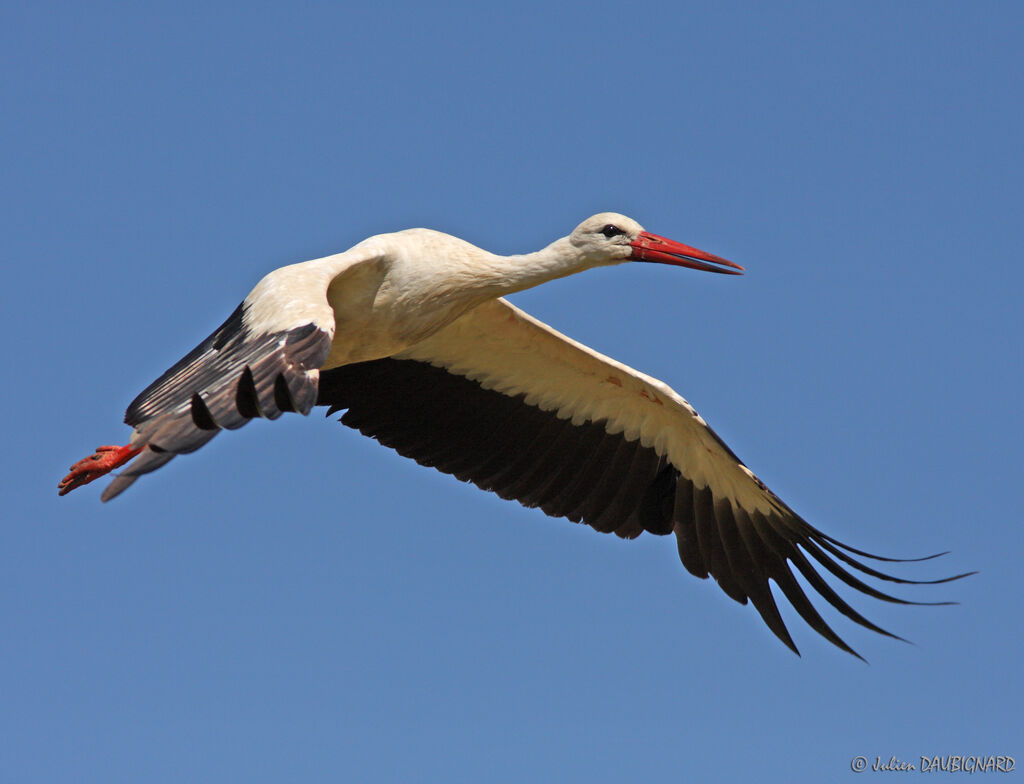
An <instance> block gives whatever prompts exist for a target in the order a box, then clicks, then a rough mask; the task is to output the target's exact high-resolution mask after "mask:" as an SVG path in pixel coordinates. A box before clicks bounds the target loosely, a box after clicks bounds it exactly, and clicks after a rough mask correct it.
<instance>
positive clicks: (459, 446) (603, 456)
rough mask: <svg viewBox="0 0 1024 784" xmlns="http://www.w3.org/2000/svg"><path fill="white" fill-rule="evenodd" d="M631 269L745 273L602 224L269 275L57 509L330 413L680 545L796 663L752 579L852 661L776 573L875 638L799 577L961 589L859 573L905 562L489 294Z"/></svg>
mask: <svg viewBox="0 0 1024 784" xmlns="http://www.w3.org/2000/svg"><path fill="white" fill-rule="evenodd" d="M627 261H646V262H658V263H662V264H673V265H676V266H681V267H690V268H691V269H698V270H705V271H708V272H719V273H726V274H732V275H736V274H740V273H741V272H742V270H743V268H742V267H740V266H739V265H737V264H734V263H733V262H731V261H727V260H725V259H722V258H719V257H717V256H713V255H712V254H710V253H705V252H704V251H701V250H697V249H696V248H691V247H689V246H687V245H683V244H681V243H678V242H675V241H673V240H668V239H665V238H664V237H659V236H657V235H654V234H649V233H648V232H646V231H644V230H643V228H642V227H641V226H640V224H638V223H637V222H636V221H634V220H632V219H630V218H627V217H625V216H624V215H618V214H616V213H611V212H605V213H601V214H599V215H594V216H593V217H591V218H588V219H587V220H585V221H583V223H581V224H580V225H579V226H577V227H576V229H575V230H574V231H573V232H572V234H570V235H569V236H568V237H563V238H562V239H560V240H557V241H555V242H554V243H552V244H551V245H549V246H548V247H546V248H544V249H543V250H540V251H538V252H536V253H527V254H524V255H521V256H497V255H495V254H493V253H488V252H487V251H484V250H481V249H480V248H477V247H475V246H473V245H471V244H469V243H468V242H465V241H463V240H460V239H458V238H456V237H452V236H449V235H447V234H442V233H440V232H436V231H429V230H427V229H409V230H407V231H399V232H396V233H394V234H381V235H377V236H374V237H370V238H368V239H366V240H364V241H363V242H360V243H359V244H358V245H356V246H355V247H353V248H351V249H350V250H347V251H345V252H344V253H339V254H337V255H334V256H327V257H326V258H322V259H316V260H313V261H307V262H304V263H301V264H292V265H290V266H287V267H282V268H280V269H277V270H274V271H273V272H271V273H270V274H269V275H267V276H266V277H265V278H263V280H261V281H260V282H259V283H258V284H257V286H256V288H254V289H253V290H252V292H251V293H250V294H249V296H247V297H246V298H245V300H244V301H243V302H242V304H241V305H239V307H238V308H237V309H236V310H235V312H234V313H232V314H231V316H229V317H228V319H227V321H225V322H224V323H223V324H222V325H221V326H220V327H219V328H218V329H217V330H216V331H215V332H214V333H213V334H212V335H210V337H208V338H207V339H206V340H204V341H203V342H202V343H200V344H199V345H198V346H197V347H196V348H195V349H194V350H193V351H192V352H191V353H189V354H188V355H187V356H185V357H184V358H183V359H182V360H180V361H179V362H178V363H177V364H175V365H174V366H173V367H172V368H171V369H170V370H168V371H167V372H166V373H164V374H163V375H162V376H161V377H160V378H158V379H157V380H156V381H154V382H153V383H152V384H151V385H150V386H149V387H147V388H146V389H145V390H144V391H143V392H142V393H141V394H140V395H139V396H138V397H137V398H136V399H135V400H134V401H133V402H132V404H131V405H130V406H129V407H128V411H127V413H126V414H125V422H126V423H127V424H129V425H131V426H132V427H133V428H134V429H133V431H132V435H131V440H130V442H129V444H127V445H126V446H120V447H116V446H102V447H99V448H98V449H97V450H96V452H95V454H93V455H91V456H90V457H87V458H85V459H84V460H80V461H79V462H77V463H75V465H73V466H72V467H71V473H69V474H68V475H67V476H66V477H65V478H64V479H63V480H62V481H61V483H60V485H59V488H60V494H61V495H64V494H65V493H68V492H70V491H71V490H73V489H75V488H76V487H80V486H81V485H84V484H87V483H89V482H91V481H93V480H94V479H97V478H98V477H100V476H102V475H104V474H106V473H108V472H110V471H112V470H113V469H115V468H118V467H120V466H121V465H124V464H125V463H127V464H128V466H127V468H126V469H125V470H124V471H122V472H121V473H120V475H118V476H117V477H116V478H115V479H114V480H113V482H111V483H110V484H109V485H108V486H107V488H106V489H105V490H104V492H103V494H102V499H103V500H104V501H107V500H109V499H111V498H113V497H114V496H116V495H118V494H120V493H122V492H124V490H125V489H127V488H128V486H129V485H131V484H132V483H133V482H134V481H135V480H136V479H137V478H138V477H139V476H141V475H142V474H146V473H149V472H151V471H154V470H156V469H157V468H159V467H160V466H162V465H164V464H165V463H167V462H168V461H169V460H171V459H172V458H173V457H174V456H175V455H181V454H186V453H189V452H194V451H195V450H197V449H198V448H199V447H201V446H202V445H203V444H205V443H206V442H207V441H209V440H210V439H211V438H213V437H214V436H215V435H217V433H219V432H220V431H221V430H222V429H223V430H234V429H235V428H238V427H241V426H242V425H244V424H245V423H246V422H248V421H249V420H250V419H254V418H257V417H263V418H266V419H276V418H277V417H279V416H280V415H281V414H282V413H283V412H286V411H293V412H298V413H301V414H308V413H309V412H310V411H311V410H312V408H313V406H314V405H320V406H328V407H329V408H328V412H327V413H328V415H330V414H333V413H335V412H338V411H344V412H345V413H344V414H343V415H342V417H341V420H340V421H341V422H342V423H343V424H345V425H348V426H349V427H353V428H355V429H357V430H359V431H360V432H362V433H363V434H365V435H367V436H371V437H373V438H376V439H377V440H378V441H379V442H380V443H382V444H384V445H385V446H389V447H391V448H393V449H394V450H395V451H397V452H398V453H399V454H401V455H403V456H405V457H411V458H412V459H414V460H416V462H418V463H420V464H422V465H427V466H433V467H434V468H437V469H438V470H439V471H443V472H444V473H448V474H452V475H454V476H455V477H457V478H459V479H461V480H463V481H469V482H473V483H474V484H475V485H477V486H478V487H480V488H481V489H483V490H490V491H493V492H495V493H497V494H498V495H499V496H501V497H502V498H506V499H515V500H516V501H519V502H520V503H521V504H523V505H524V506H528V507H540V508H541V509H542V510H543V511H544V512H545V513H546V514H548V515H551V516H552V517H567V518H568V519H569V520H572V521H573V522H577V523H578V522H583V523H587V524H588V525H590V526H592V527H593V528H595V529H597V530H598V531H601V532H602V533H610V532H614V533H615V534H617V535H618V536H620V537H622V538H624V539H632V538H634V537H637V536H639V535H640V534H641V533H643V532H644V531H649V532H650V533H653V534H659V535H667V534H670V533H675V535H676V541H677V544H678V548H679V557H680V559H681V560H682V562H683V566H685V567H686V569H687V570H688V571H689V572H690V573H691V574H694V575H696V576H697V577H701V578H706V577H707V576H708V575H709V574H710V575H711V576H713V577H714V578H715V580H716V581H717V582H718V584H719V585H720V586H721V588H722V590H723V591H725V593H726V594H728V595H729V596H731V597H732V598H733V599H735V600H736V601H738V602H740V603H741V604H746V603H747V601H748V600H749V601H750V602H751V603H753V605H754V607H755V608H756V609H757V611H758V612H759V613H760V615H761V617H762V618H763V619H764V622H765V623H766V624H767V625H768V627H769V628H770V629H771V630H772V631H773V632H774V633H775V634H776V635H777V636H778V637H779V639H781V640H782V641H783V642H784V643H785V644H786V645H788V646H789V647H790V648H791V649H792V650H793V651H794V652H797V653H799V651H797V647H796V645H795V644H794V643H793V639H792V638H791V637H790V634H789V632H788V630H787V629H786V626H785V624H784V623H783V620H782V617H781V616H780V614H779V610H778V607H777V606H776V603H775V600H774V598H773V596H772V592H771V588H770V587H769V581H774V582H775V584H776V585H777V586H778V588H779V590H781V592H782V594H783V595H784V596H785V597H786V598H787V599H788V600H789V602H790V603H791V604H792V605H793V607H794V608H795V609H796V611H797V612H798V613H799V614H800V616H801V617H802V618H803V619H804V620H805V621H806V622H807V623H808V624H809V625H810V626H811V627H812V628H813V629H815V630H816V631H817V632H818V633H820V634H821V635H822V636H824V637H825V638H826V639H828V640H829V641H830V642H832V643H833V644H835V645H836V646H838V647H839V648H841V649H843V650H845V651H848V652H849V653H852V654H853V655H855V656H857V655H858V654H857V653H856V652H855V651H854V650H853V649H851V648H850V647H849V646H848V645H847V644H846V643H845V642H844V641H843V640H842V639H840V637H839V636H838V635H837V634H836V633H835V632H834V631H833V630H832V629H831V628H830V627H829V626H828V625H827V624H826V623H825V621H824V620H823V619H822V617H821V616H820V615H819V614H818V612H817V610H816V609H815V608H814V606H813V605H812V604H811V602H810V601H809V599H808V598H807V595H806V594H805V592H804V591H803V589H802V588H801V587H800V585H799V583H798V582H797V580H796V579H795V577H794V575H793V572H792V571H791V569H790V566H795V567H796V569H797V571H798V572H799V573H800V574H802V575H803V577H804V579H805V580H806V581H807V583H808V584H809V585H810V586H811V587H812V588H813V589H814V590H815V591H817V592H818V593H819V594H820V595H821V597H822V598H824V599H825V600H826V601H827V602H828V603H829V604H831V605H832V606H833V607H835V608H836V609H837V610H839V612H840V613H842V614H843V615H845V616H847V617H848V618H850V619H852V620H853V621H855V622H856V623H858V624H860V625H861V626H864V627H867V628H868V629H872V630H873V631H875V632H878V633H880V634H884V635H886V636H889V637H895V635H893V634H891V633H889V632H887V631H885V630H884V629H882V628H880V627H878V626H876V625H875V624H874V623H872V622H871V621H869V620H867V619H866V618H864V617H863V616H862V615H860V614H859V613H858V612H857V611H856V610H854V609H853V608H852V607H850V605H849V604H847V603H846V602H845V601H844V600H843V599H842V598H840V596H839V595H838V594H837V593H836V592H835V591H834V590H833V589H832V587H831V586H830V585H829V584H828V583H827V582H826V581H825V580H824V579H822V577H821V575H820V574H819V573H818V571H817V570H816V565H815V563H814V562H817V564H818V565H820V566H821V567H824V568H825V570H827V571H828V572H831V573H832V575H833V576H834V577H836V578H838V579H839V580H840V581H841V582H844V583H846V584H847V585H849V586H852V587H853V588H855V589H857V590H859V591H861V592H863V593H865V594H868V595H869V596H873V597H875V598H877V599H883V600H885V601H889V602H895V603H899V604H927V603H926V602H911V601H908V600H904V599H899V598H896V597H893V596H890V595H888V594H885V593H882V592H881V591H879V590H877V589H876V588H873V587H871V586H869V585H867V584H866V583H864V582H863V581H862V580H861V579H859V578H858V577H856V576H855V575H854V574H853V573H851V572H850V571H848V570H847V569H845V568H844V567H843V566H842V565H841V563H842V564H846V565H847V566H849V567H852V568H853V569H855V570H857V571H859V572H861V573H864V574H867V575H870V576H871V577H874V578H877V579H881V580H887V581H890V582H895V583H905V584H906V583H940V582H947V581H949V580H954V579H958V578H959V577H963V576H965V575H956V576H955V577H949V578H945V579H942V580H930V581H929V580H910V579H904V578H899V577H895V576H892V575H889V574H885V573H883V572H880V571H878V570H876V569H873V568H871V567H870V566H867V565H866V564H864V563H863V562H861V561H860V560H858V559H857V558H855V557H854V556H861V557H864V558H872V559H875V560H880V561H890V562H893V561H900V560H904V559H893V558H882V557H880V556H875V555H871V554H870V553H866V552H863V551H861V550H857V549H855V548H852V547H849V546H848V545H844V544H842V543H841V542H839V541H838V540H836V539H833V538H832V537H830V536H828V535H827V534H824V533H822V532H821V531H819V530H817V529H816V528H813V527H812V526H811V525H809V524H808V523H806V522H805V521H804V520H803V519H801V518H800V517H799V516H798V515H797V514H796V513H795V512H793V511H792V510H791V509H790V508H789V507H788V506H787V505H786V504H785V503H783V502H782V501H781V500H780V499H779V498H778V497H777V496H776V495H775V494H774V493H772V492H771V491H770V490H769V489H768V488H767V487H765V485H764V483H762V482H761V481H760V480H759V479H758V478H757V477H756V476H755V475H754V474H753V473H752V472H751V471H750V469H748V468H747V467H746V466H745V465H744V464H743V463H742V462H740V460H739V458H737V457H736V455H735V454H733V452H732V450H730V449H729V447H728V446H726V445H725V443H724V442H723V441H722V440H721V439H720V438H719V437H718V436H717V435H716V434H715V432H714V431H713V430H711V428H709V427H708V426H707V424H706V423H705V422H704V420H703V419H702V418H701V417H700V416H699V415H698V414H697V412H696V411H695V410H694V409H693V407H692V406H690V404H689V403H687V402H686V401H685V400H684V399H683V398H682V397H680V396H679V395H678V394H676V393H675V392H674V391H673V390H672V389H670V388H669V387H668V386H667V385H665V384H664V383H662V382H661V381H658V380H657V379H654V378H651V377H650V376H646V375H644V374H643V373H640V372H639V371H636V370H633V369H632V368H630V367H627V366H626V365H623V364H621V363H619V362H616V361H615V360H613V359H610V358H609V357H606V356H603V355H602V354H599V353H597V352H596V351H593V350H592V349H590V348H588V347H586V346H584V345H581V344H580V343H577V342H576V341H574V340H572V339H571V338H568V337H566V336H565V335H562V334H560V333H559V332H556V331H555V330H553V329H552V328H551V327H549V326H547V325H546V324H543V323H541V322H540V321H537V320H536V319H534V318H531V317H530V316H529V315H527V314H526V313H524V312H523V311H521V310H519V309H518V308H516V307H515V306H513V305H511V304H510V303H508V302H506V301H505V300H504V299H502V297H503V295H505V294H511V293H513V292H516V291H521V290H523V289H527V288H530V287H532V286H536V285H538V284H540V283H544V282H545V281H548V280H553V279H555V278H560V277H564V276H566V275H571V274H573V273H575V272H581V271H583V270H585V269H589V268H591V267H600V266H608V265H612V264H621V263H623V262H627ZM929 557H935V556H929ZM910 560H925V559H910ZM840 562H841V563H840ZM934 604H943V602H934ZM897 639H899V638H897Z"/></svg>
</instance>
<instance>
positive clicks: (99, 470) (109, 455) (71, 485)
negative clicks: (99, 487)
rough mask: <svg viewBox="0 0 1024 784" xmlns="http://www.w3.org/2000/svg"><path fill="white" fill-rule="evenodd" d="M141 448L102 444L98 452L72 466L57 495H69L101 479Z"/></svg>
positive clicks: (59, 486)
mask: <svg viewBox="0 0 1024 784" xmlns="http://www.w3.org/2000/svg"><path fill="white" fill-rule="evenodd" d="M141 451H142V450H141V449H132V448H131V447H130V446H100V447H97V448H96V452H95V453H93V454H91V455H89V456H88V457H86V458H83V459H82V460H79V461H78V462H77V463H75V464H74V465H73V466H71V473H70V474H68V475H67V476H66V477H64V478H63V479H61V480H60V484H58V485H57V489H58V490H59V492H58V493H57V495H67V494H68V493H70V492H71V491H72V490H74V489H75V488H76V487H81V486H82V485H87V484H89V482H91V481H92V480H94V479H99V478H100V477H101V476H103V475H104V474H108V473H110V472H111V471H113V470H114V469H115V468H117V467H118V466H122V465H124V464H125V463H127V462H128V461H129V460H131V459H132V458H133V457H135V456H136V455H137V454H139V452H141Z"/></svg>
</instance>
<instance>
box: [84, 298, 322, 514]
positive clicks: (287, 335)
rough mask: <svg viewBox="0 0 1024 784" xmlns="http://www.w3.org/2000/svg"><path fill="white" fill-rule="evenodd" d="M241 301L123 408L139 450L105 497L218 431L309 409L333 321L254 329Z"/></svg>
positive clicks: (116, 492) (312, 401)
mask: <svg viewBox="0 0 1024 784" xmlns="http://www.w3.org/2000/svg"><path fill="white" fill-rule="evenodd" d="M248 311H249V307H248V305H247V304H246V303H245V302H243V303H242V304H241V305H239V306H238V308H236V309H235V312H234V313H232V314H231V315H230V316H229V317H228V319H227V321H225V322H224V323H223V324H221V326H220V327H218V328H217V330H216V331H215V332H214V333H213V334H212V335H210V336H209V337H208V338H207V339H206V340H204V341H203V342H202V343H200V344H199V345H198V346H196V347H195V349H193V350H192V351H191V352H190V353H189V354H188V355H186V356H185V357H183V358H182V359H181V360H180V361H179V362H178V363H177V364H175V365H174V366H173V367H172V368H170V370H168V371H167V372H166V373H164V374H163V375H162V376H160V378H158V379H157V380H156V381H154V382H153V383H152V384H150V385H149V386H148V387H147V388H146V389H145V390H144V391H143V392H142V393H141V394H140V395H139V396H138V397H137V398H135V400H134V401H132V404H131V405H130V406H128V411H127V412H126V413H125V420H124V421H125V422H126V423H127V424H129V425H131V426H132V427H133V428H135V430H134V432H133V433H132V439H131V446H132V447H133V448H135V449H142V453H141V454H140V455H139V456H138V457H137V458H135V460H134V461H133V462H132V463H131V464H130V465H129V466H128V467H127V468H126V469H125V470H124V471H122V472H121V474H120V475H118V476H117V477H116V478H115V479H114V481H113V482H111V483H110V484H109V485H108V486H107V488H106V489H105V490H104V491H103V495H102V499H103V500H104V501H108V500H110V499H111V498H113V497H115V496H116V495H118V494H120V493H122V492H124V490H126V489H127V488H128V487H129V486H130V485H131V484H132V482H134V481H135V480H136V479H137V478H138V477H139V476H141V475H142V474H146V473H149V472H150V471H155V470H156V469H157V468H159V467H160V466H162V465H164V464H166V463H167V462H168V461H169V460H171V458H173V457H174V456H175V455H181V454H186V453H188V452H194V451H195V450H197V449H199V447H201V446H202V445H203V444H205V443H206V442H207V441H209V440H210V439H211V438H213V437H214V436H215V435H217V433H219V432H220V431H221V430H222V429H223V430H234V429H235V428H239V427H241V426H242V425H244V424H245V423H246V422H248V421H249V420H250V419H253V418H256V417H263V418H265V419H277V417H279V416H281V414H282V413H284V412H286V411H295V412H298V413H300V414H308V413H309V411H310V409H312V407H313V405H314V404H315V402H316V397H317V381H318V378H319V373H320V366H321V365H322V364H323V363H324V360H325V359H326V358H327V354H328V352H329V351H330V348H331V338H332V336H333V322H332V323H331V324H330V325H329V326H327V325H324V326H321V325H318V324H316V323H307V324H303V325H300V326H296V327H292V328H289V329H283V330H270V331H254V330H253V329H252V328H251V327H250V326H249V324H248V323H247V321H248V320H247V318H246V316H247V313H248Z"/></svg>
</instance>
